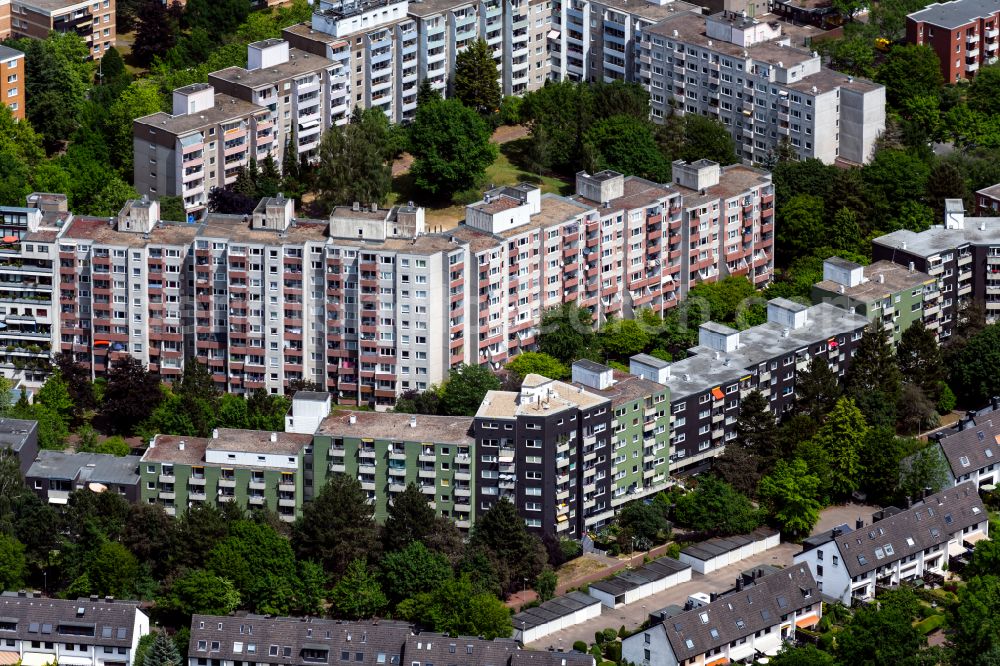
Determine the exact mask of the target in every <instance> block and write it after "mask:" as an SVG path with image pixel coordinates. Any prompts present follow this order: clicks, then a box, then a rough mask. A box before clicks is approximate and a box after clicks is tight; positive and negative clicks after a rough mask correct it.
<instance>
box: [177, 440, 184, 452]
mask: <svg viewBox="0 0 1000 666" xmlns="http://www.w3.org/2000/svg"><path fill="white" fill-rule="evenodd" d="M177 450H178V451H183V450H184V440H183V439H182V440H181V441H179V442H177Z"/></svg>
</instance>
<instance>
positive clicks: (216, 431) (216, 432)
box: [212, 428, 219, 439]
mask: <svg viewBox="0 0 1000 666" xmlns="http://www.w3.org/2000/svg"><path fill="white" fill-rule="evenodd" d="M212 439H219V429H218V428H212Z"/></svg>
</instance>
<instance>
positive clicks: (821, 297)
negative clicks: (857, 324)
mask: <svg viewBox="0 0 1000 666" xmlns="http://www.w3.org/2000/svg"><path fill="white" fill-rule="evenodd" d="M812 299H813V302H814V303H830V304H831V305H836V306H837V307H841V308H845V309H848V310H852V311H854V312H856V313H857V314H860V315H864V316H866V317H868V320H869V321H872V322H879V323H881V324H882V325H883V326H884V327H885V329H886V331H887V332H888V334H889V337H890V338H891V339H892V342H893V344H899V340H900V337H901V336H902V334H903V331H905V330H906V329H908V328H909V327H910V326H911V325H913V324H914V323H916V322H917V321H921V322H923V324H924V325H925V326H926V327H927V328H928V329H930V330H932V331H934V332H937V331H938V329H939V328H940V326H941V322H940V318H941V303H940V300H941V287H940V284H939V283H938V280H937V279H936V278H933V277H931V276H930V275H928V274H926V273H921V272H920V271H917V270H914V269H913V268H912V267H908V266H902V265H900V264H894V263H892V262H891V261H876V262H875V263H873V264H869V265H868V266H862V265H861V264H856V263H854V262H853V261H847V260H845V259H841V258H840V257H830V258H829V259H827V260H825V261H824V262H823V281H822V282H817V283H816V284H814V285H813V289H812Z"/></svg>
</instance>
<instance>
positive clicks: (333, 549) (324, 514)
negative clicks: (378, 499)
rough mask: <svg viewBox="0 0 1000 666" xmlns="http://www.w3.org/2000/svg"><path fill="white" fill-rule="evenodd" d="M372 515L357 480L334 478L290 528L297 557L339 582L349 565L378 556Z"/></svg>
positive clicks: (340, 476) (336, 475) (339, 475)
mask: <svg viewBox="0 0 1000 666" xmlns="http://www.w3.org/2000/svg"><path fill="white" fill-rule="evenodd" d="M374 511H375V509H374V507H373V506H372V505H371V504H369V503H368V497H367V495H365V492H364V491H363V490H362V489H361V483H360V482H358V480H357V479H354V478H351V477H348V476H345V475H343V474H335V475H334V476H333V477H331V478H330V480H329V481H327V483H326V485H325V486H323V489H322V490H320V492H319V494H318V495H317V496H316V498H315V499H314V500H313V501H312V502H310V503H308V504H306V506H305V507H304V508H303V510H302V516H301V517H300V518H299V519H298V520H296V521H295V523H294V525H293V526H292V545H293V547H294V548H295V552H296V554H297V555H298V556H299V558H300V559H305V560H311V561H313V562H316V563H318V564H320V565H321V566H322V567H323V570H324V571H325V572H326V573H327V575H328V576H331V577H333V578H339V577H340V576H342V575H343V574H344V572H346V571H347V567H348V565H349V564H350V563H351V562H353V561H354V560H356V559H363V558H366V557H372V556H373V555H372V554H373V553H376V552H377V550H378V549H377V546H378V526H377V525H376V524H375V519H374Z"/></svg>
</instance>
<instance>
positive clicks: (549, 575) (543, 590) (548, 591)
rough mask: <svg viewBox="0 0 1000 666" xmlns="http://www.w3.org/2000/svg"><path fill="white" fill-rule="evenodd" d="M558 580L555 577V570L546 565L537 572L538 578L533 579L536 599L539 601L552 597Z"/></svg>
mask: <svg viewBox="0 0 1000 666" xmlns="http://www.w3.org/2000/svg"><path fill="white" fill-rule="evenodd" d="M558 582H559V579H558V578H557V577H556V572H555V571H553V570H552V569H549V568H548V567H546V568H545V570H544V571H542V573H540V574H538V578H537V579H535V592H536V593H537V594H538V599H539V600H540V601H548V600H549V599H551V598H552V597H554V596H555V594H556V584H557V583H558Z"/></svg>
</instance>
